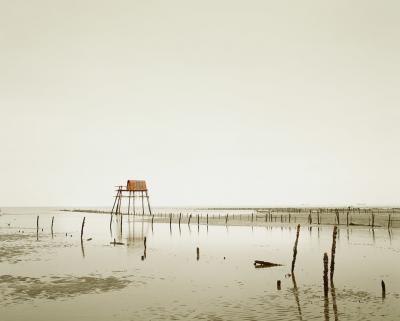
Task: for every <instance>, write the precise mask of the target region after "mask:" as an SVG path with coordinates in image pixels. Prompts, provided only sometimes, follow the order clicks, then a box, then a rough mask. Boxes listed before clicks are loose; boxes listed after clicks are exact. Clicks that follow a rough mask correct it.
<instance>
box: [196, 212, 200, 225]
mask: <svg viewBox="0 0 400 321" xmlns="http://www.w3.org/2000/svg"><path fill="white" fill-rule="evenodd" d="M199 225H200V216H199V214H197V227H199Z"/></svg>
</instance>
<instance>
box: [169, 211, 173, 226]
mask: <svg viewBox="0 0 400 321" xmlns="http://www.w3.org/2000/svg"><path fill="white" fill-rule="evenodd" d="M171 224H172V214H169V227H170V228H171Z"/></svg>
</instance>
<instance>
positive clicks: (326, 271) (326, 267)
mask: <svg viewBox="0 0 400 321" xmlns="http://www.w3.org/2000/svg"><path fill="white" fill-rule="evenodd" d="M323 279H324V296H325V297H328V289H329V285H328V254H327V253H324V274H323Z"/></svg>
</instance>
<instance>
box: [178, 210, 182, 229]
mask: <svg viewBox="0 0 400 321" xmlns="http://www.w3.org/2000/svg"><path fill="white" fill-rule="evenodd" d="M181 217H182V213H179V221H178V225H179V227H180V226H181Z"/></svg>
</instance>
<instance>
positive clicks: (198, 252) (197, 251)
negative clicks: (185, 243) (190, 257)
mask: <svg viewBox="0 0 400 321" xmlns="http://www.w3.org/2000/svg"><path fill="white" fill-rule="evenodd" d="M196 254H197V261H198V260H199V259H200V249H199V248H196Z"/></svg>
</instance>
